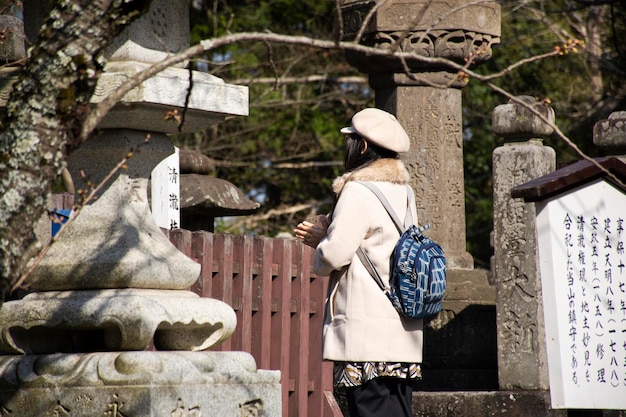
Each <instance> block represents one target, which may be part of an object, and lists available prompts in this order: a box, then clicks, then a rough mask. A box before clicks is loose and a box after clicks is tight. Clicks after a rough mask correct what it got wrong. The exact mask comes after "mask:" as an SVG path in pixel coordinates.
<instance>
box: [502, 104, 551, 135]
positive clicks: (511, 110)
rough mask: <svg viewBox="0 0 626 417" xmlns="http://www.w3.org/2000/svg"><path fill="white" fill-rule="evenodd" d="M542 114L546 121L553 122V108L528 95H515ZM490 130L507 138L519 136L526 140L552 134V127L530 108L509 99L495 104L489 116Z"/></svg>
mask: <svg viewBox="0 0 626 417" xmlns="http://www.w3.org/2000/svg"><path fill="white" fill-rule="evenodd" d="M516 98H518V99H520V100H521V101H523V102H524V103H526V104H528V105H529V106H531V107H532V108H533V109H535V110H537V111H538V112H539V113H540V114H542V115H543V116H544V117H545V118H546V119H547V120H548V121H550V122H551V123H554V109H553V108H552V107H550V106H547V105H545V104H543V103H540V102H537V101H536V100H535V99H534V98H533V97H530V96H519V97H516ZM491 124H492V130H493V132H494V133H495V134H496V135H499V136H502V137H504V138H507V139H515V138H519V139H522V140H527V139H530V138H540V137H544V136H548V135H550V134H552V132H553V128H552V127H551V126H550V125H548V124H547V123H546V122H545V121H543V120H541V118H540V117H539V116H537V115H536V114H534V113H533V112H532V111H531V110H529V109H527V108H526V107H524V106H522V105H521V104H519V103H516V102H513V101H509V102H508V103H507V104H503V105H500V106H497V107H496V108H495V109H494V110H493V114H492V118H491Z"/></svg>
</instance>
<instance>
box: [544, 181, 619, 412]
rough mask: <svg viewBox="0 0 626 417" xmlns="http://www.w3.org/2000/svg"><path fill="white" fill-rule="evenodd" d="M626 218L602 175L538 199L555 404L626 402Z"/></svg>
mask: <svg viewBox="0 0 626 417" xmlns="http://www.w3.org/2000/svg"><path fill="white" fill-rule="evenodd" d="M625 219H626V195H624V193H623V192H622V191H620V190H618V189H617V188H615V187H613V186H612V185H611V184H610V183H608V182H606V181H604V180H601V179H599V180H596V181H595V182H591V183H589V184H586V185H584V186H581V187H579V188H576V189H574V190H571V191H568V192H565V193H563V194H561V195H559V196H557V197H555V198H552V199H549V200H546V201H543V202H541V203H537V233H538V238H539V239H538V245H539V263H540V270H541V282H542V292H543V304H544V314H545V331H546V343H547V351H548V372H549V378H550V394H551V400H552V407H553V408H576V409H619V410H622V409H626V266H625V264H626V255H625V253H624V241H625V240H626V231H625V230H624V229H625V228H626V224H625V223H624V220H625Z"/></svg>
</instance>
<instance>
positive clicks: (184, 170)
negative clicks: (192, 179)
mask: <svg viewBox="0 0 626 417" xmlns="http://www.w3.org/2000/svg"><path fill="white" fill-rule="evenodd" d="M178 164H179V167H180V173H181V174H201V175H210V174H212V173H213V172H214V171H215V164H214V163H213V161H212V160H211V158H209V157H208V156H206V155H204V154H202V153H200V152H198V151H194V150H191V149H181V150H180V151H179V160H178Z"/></svg>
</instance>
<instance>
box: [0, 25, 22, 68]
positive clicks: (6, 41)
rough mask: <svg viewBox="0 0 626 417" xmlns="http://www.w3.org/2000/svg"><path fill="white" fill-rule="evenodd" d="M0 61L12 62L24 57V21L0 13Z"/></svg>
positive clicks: (4, 62) (3, 62)
mask: <svg viewBox="0 0 626 417" xmlns="http://www.w3.org/2000/svg"><path fill="white" fill-rule="evenodd" d="M0 31H2V33H3V34H4V36H3V39H2V42H0V62H2V64H7V63H12V62H14V61H17V60H20V59H23V58H25V57H26V47H25V42H24V41H25V40H26V35H25V34H24V22H23V21H22V19H19V18H17V17H15V16H7V15H0Z"/></svg>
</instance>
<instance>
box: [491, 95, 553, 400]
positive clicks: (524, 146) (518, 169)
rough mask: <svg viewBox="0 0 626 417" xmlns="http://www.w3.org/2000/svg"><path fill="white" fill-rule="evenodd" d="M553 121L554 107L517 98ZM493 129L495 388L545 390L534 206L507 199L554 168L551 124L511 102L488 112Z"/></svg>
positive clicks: (543, 346)
mask: <svg viewBox="0 0 626 417" xmlns="http://www.w3.org/2000/svg"><path fill="white" fill-rule="evenodd" d="M518 99H519V100H520V101H522V102H523V103H525V104H527V105H528V106H531V107H533V108H534V109H536V110H537V111H539V112H540V113H541V114H543V115H544V116H545V117H546V118H547V119H548V120H549V121H551V122H552V123H554V110H552V108H551V107H548V106H546V105H544V104H542V103H536V102H535V99H534V98H533V97H528V96H523V97H518ZM492 123H493V131H494V133H496V134H497V135H499V136H502V137H504V138H505V140H507V143H506V144H505V145H504V146H501V147H499V148H496V149H495V150H494V151H493V213H494V236H493V240H494V245H493V246H494V258H493V260H492V264H493V268H494V277H495V281H496V297H497V298H496V299H497V304H496V311H497V316H496V317H497V329H498V330H497V331H498V382H499V386H500V388H501V389H529V390H547V389H548V388H549V386H548V368H547V367H548V364H547V357H546V340H545V333H544V317H543V304H542V302H543V301H542V297H541V295H542V294H541V279H540V273H539V264H538V260H537V238H536V233H535V227H534V224H535V215H536V213H535V207H534V205H533V204H531V203H526V202H524V200H523V199H520V198H513V197H511V189H512V188H513V187H515V186H517V185H520V184H523V183H525V182H527V181H530V180H532V179H534V178H537V177H540V176H542V175H545V174H548V173H550V172H552V171H554V169H555V166H556V154H555V152H554V149H552V148H550V147H547V146H543V144H542V140H541V138H542V137H545V136H548V135H550V134H552V128H551V127H550V126H549V125H548V124H546V123H544V122H543V121H542V120H541V119H540V118H539V117H538V116H537V115H535V114H533V113H532V112H531V111H530V110H529V109H527V108H525V107H523V106H522V105H521V104H519V103H516V102H509V103H507V104H504V105H501V106H498V107H496V108H495V109H494V111H493V118H492Z"/></svg>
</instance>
